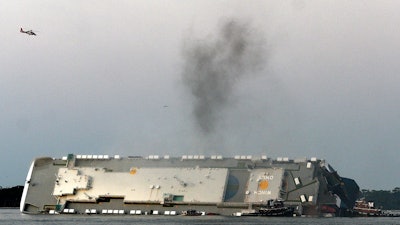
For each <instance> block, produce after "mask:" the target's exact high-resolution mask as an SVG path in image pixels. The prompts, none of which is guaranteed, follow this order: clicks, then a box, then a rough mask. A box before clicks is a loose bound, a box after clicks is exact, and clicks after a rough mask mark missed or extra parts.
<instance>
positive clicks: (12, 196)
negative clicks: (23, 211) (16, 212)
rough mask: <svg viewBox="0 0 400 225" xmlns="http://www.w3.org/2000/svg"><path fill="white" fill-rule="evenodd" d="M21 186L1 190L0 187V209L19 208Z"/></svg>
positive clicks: (22, 188)
mask: <svg viewBox="0 0 400 225" xmlns="http://www.w3.org/2000/svg"><path fill="white" fill-rule="evenodd" d="M23 190H24V187H23V186H15V187H12V188H2V187H1V186H0V207H19V204H20V201H21V196H22V191H23Z"/></svg>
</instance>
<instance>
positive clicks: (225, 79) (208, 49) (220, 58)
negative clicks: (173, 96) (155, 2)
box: [182, 19, 264, 134]
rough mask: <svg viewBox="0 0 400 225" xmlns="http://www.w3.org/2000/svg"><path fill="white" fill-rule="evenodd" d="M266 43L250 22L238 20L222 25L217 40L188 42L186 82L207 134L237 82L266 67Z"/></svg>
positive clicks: (200, 124)
mask: <svg viewBox="0 0 400 225" xmlns="http://www.w3.org/2000/svg"><path fill="white" fill-rule="evenodd" d="M263 43H264V41H263V38H262V37H261V36H260V35H259V34H257V33H256V32H255V31H254V30H252V29H251V28H250V26H249V24H248V23H243V22H240V21H237V20H234V19H231V20H228V21H225V22H224V23H222V24H221V26H220V27H219V30H218V32H217V37H216V38H212V39H207V40H203V41H199V40H186V42H185V45H184V48H183V57H184V68H183V73H182V75H183V81H184V83H185V85H186V86H187V87H188V89H189V90H190V92H191V94H192V95H193V97H194V108H193V114H194V117H195V119H196V123H197V125H198V127H199V128H200V130H201V131H202V132H203V133H204V134H208V133H210V132H213V131H214V130H215V126H216V122H217V121H218V118H219V117H220V116H221V115H220V114H221V111H222V110H223V109H225V108H226V106H227V105H228V103H229V101H230V98H231V96H232V93H233V91H234V86H235V83H237V82H238V81H240V80H241V79H243V78H246V77H249V76H250V75H251V74H252V72H255V71H257V70H259V69H261V68H262V65H263V64H264V59H263V58H264V57H263V55H264V52H263V49H264V44H263Z"/></svg>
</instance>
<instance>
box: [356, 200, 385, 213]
mask: <svg viewBox="0 0 400 225" xmlns="http://www.w3.org/2000/svg"><path fill="white" fill-rule="evenodd" d="M353 212H354V215H355V216H382V210H380V209H377V208H375V206H374V202H367V201H365V199H361V200H358V201H356V204H355V205H354V208H353Z"/></svg>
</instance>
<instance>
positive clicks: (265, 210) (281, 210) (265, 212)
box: [234, 199, 294, 217]
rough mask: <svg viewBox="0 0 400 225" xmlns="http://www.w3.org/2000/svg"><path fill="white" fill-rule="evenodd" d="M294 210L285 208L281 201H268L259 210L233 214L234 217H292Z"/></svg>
mask: <svg viewBox="0 0 400 225" xmlns="http://www.w3.org/2000/svg"><path fill="white" fill-rule="evenodd" d="M293 215H294V208H293V207H287V206H285V204H284V202H283V201H282V200H273V199H271V200H268V201H267V204H266V205H265V206H262V207H260V208H259V209H249V210H242V211H241V212H237V213H234V216H271V217H292V216H293Z"/></svg>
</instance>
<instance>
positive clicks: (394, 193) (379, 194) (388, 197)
mask: <svg viewBox="0 0 400 225" xmlns="http://www.w3.org/2000/svg"><path fill="white" fill-rule="evenodd" d="M361 197H363V198H364V199H365V200H366V201H371V202H374V203H375V207H376V208H382V209H395V210H400V187H396V188H394V189H393V190H391V191H385V190H379V191H377V190H366V189H363V190H361Z"/></svg>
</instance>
